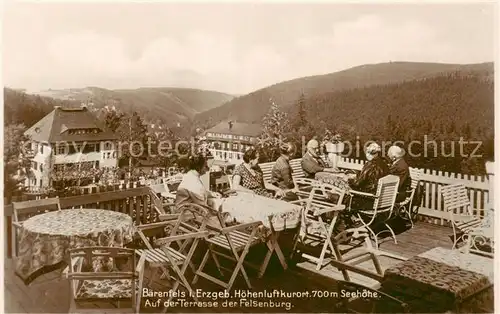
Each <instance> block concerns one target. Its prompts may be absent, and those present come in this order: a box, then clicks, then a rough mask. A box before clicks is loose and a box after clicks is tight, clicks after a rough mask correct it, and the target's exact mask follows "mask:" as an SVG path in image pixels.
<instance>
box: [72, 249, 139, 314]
mask: <svg viewBox="0 0 500 314" xmlns="http://www.w3.org/2000/svg"><path fill="white" fill-rule="evenodd" d="M69 252H70V261H71V263H70V265H69V267H68V268H67V276H68V279H69V281H70V295H71V301H70V308H69V313H85V312H94V313H104V312H106V313H111V312H115V313H140V307H141V295H142V284H143V278H144V262H145V257H142V258H141V259H140V260H139V262H138V263H137V264H136V259H135V254H134V250H132V249H125V248H116V247H82V248H75V249H70V250H69ZM103 261H104V263H106V264H111V267H110V269H109V271H100V270H99V269H98V268H97V267H96V265H98V264H99V263H102V262H103ZM85 268H89V269H85ZM96 301H101V302H106V303H118V308H116V307H113V308H110V309H105V310H103V309H102V308H99V309H96V308H82V307H80V306H81V305H82V303H94V302H96ZM124 301H129V302H131V306H130V307H129V308H128V309H126V310H125V309H124V308H120V303H121V302H124Z"/></svg>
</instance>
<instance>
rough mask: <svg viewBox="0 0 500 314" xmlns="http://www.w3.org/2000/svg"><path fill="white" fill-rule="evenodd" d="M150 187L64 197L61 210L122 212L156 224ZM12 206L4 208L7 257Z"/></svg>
mask: <svg viewBox="0 0 500 314" xmlns="http://www.w3.org/2000/svg"><path fill="white" fill-rule="evenodd" d="M150 192H151V189H150V188H149V187H138V188H132V189H128V190H121V191H111V192H101V193H94V194H86V195H77V196H71V197H64V198H61V199H60V203H61V208H63V209H67V208H96V209H106V210H112V211H116V212H121V213H125V214H128V215H130V216H131V217H132V218H133V219H134V221H135V223H136V224H141V223H149V222H154V221H155V220H156V218H157V212H156V211H155V209H154V208H153V206H152V204H153V202H152V197H151V195H150ZM12 214H13V210H12V204H9V205H6V206H4V218H5V230H6V233H7V237H6V241H7V242H6V243H5V245H6V248H7V257H11V256H12Z"/></svg>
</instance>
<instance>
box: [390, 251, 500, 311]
mask: <svg viewBox="0 0 500 314" xmlns="http://www.w3.org/2000/svg"><path fill="white" fill-rule="evenodd" d="M493 283H494V276H493V261H492V260H491V259H489V258H485V257H481V256H477V255H472V254H464V253H461V252H460V251H458V250H449V249H445V248H434V249H432V250H429V251H427V252H424V253H422V254H420V255H418V256H415V257H413V258H411V259H409V260H407V261H405V262H402V263H399V264H397V265H395V266H393V267H391V268H389V269H387V270H386V271H385V274H384V280H383V281H382V289H383V290H384V291H385V292H388V293H389V294H391V295H394V296H396V297H399V298H401V299H403V300H405V301H407V302H408V304H410V305H411V306H413V307H414V308H413V310H415V311H419V310H425V311H426V312H429V311H431V312H432V311H438V310H439V311H452V312H457V313H463V312H465V313H470V312H476V311H481V310H483V311H484V310H487V309H493Z"/></svg>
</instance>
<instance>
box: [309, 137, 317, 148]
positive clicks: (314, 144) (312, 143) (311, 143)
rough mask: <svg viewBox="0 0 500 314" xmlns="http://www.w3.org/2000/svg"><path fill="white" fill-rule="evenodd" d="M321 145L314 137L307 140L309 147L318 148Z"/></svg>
mask: <svg viewBox="0 0 500 314" xmlns="http://www.w3.org/2000/svg"><path fill="white" fill-rule="evenodd" d="M318 147H319V143H318V141H317V140H315V139H312V140H310V141H309V142H307V148H308V149H311V148H318Z"/></svg>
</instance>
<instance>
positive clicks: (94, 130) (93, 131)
mask: <svg viewBox="0 0 500 314" xmlns="http://www.w3.org/2000/svg"><path fill="white" fill-rule="evenodd" d="M99 132H101V130H100V129H98V128H91V129H70V130H69V131H68V134H71V135H75V134H76V135H82V134H97V133H99Z"/></svg>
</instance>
